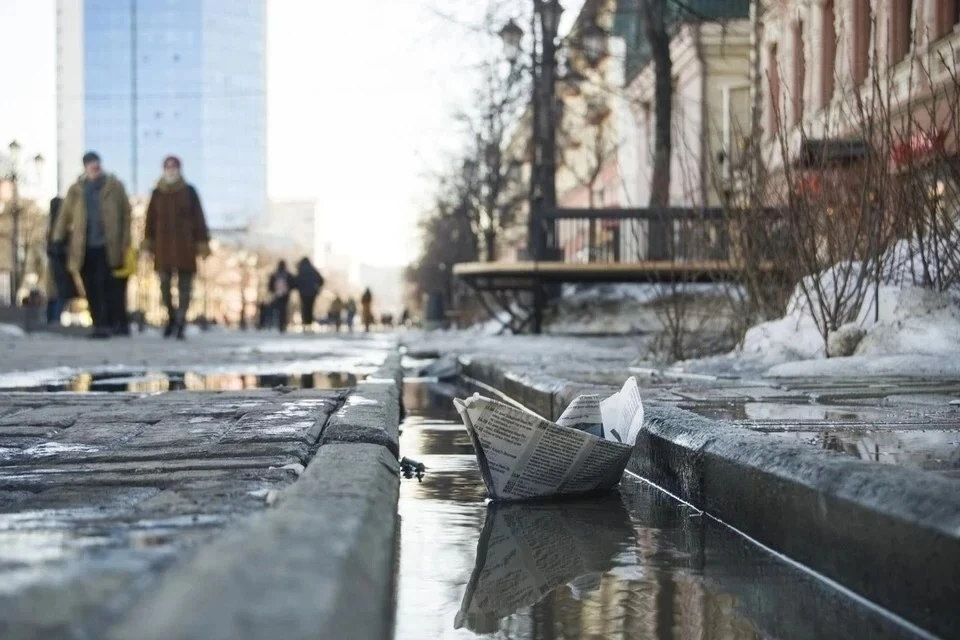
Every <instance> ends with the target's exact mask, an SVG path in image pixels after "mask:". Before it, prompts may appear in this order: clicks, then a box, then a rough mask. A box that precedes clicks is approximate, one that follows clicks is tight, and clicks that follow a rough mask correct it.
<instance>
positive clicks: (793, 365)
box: [764, 354, 960, 378]
mask: <svg viewBox="0 0 960 640" xmlns="http://www.w3.org/2000/svg"><path fill="white" fill-rule="evenodd" d="M764 375H766V376H767V377H771V378H851V377H859V378H863V377H895V376H896V377H901V376H913V377H927V378H937V377H951V378H953V377H956V376H960V359H958V358H957V357H956V356H937V355H930V354H900V355H891V356H876V355H870V356H850V357H849V358H830V359H827V360H802V361H800V362H787V363H784V364H780V365H777V366H775V367H771V368H770V369H768V370H767V372H766V373H765V374H764Z"/></svg>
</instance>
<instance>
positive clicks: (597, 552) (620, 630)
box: [394, 384, 917, 640]
mask: <svg viewBox="0 0 960 640" xmlns="http://www.w3.org/2000/svg"><path fill="white" fill-rule="evenodd" d="M404 396H405V397H404V400H405V405H406V407H407V410H408V417H407V419H406V420H405V422H404V430H403V434H402V436H401V440H400V443H401V453H402V454H403V455H406V456H410V457H411V458H415V459H417V460H419V461H421V462H423V463H424V464H425V465H426V468H427V471H426V474H425V475H424V477H423V478H422V479H420V480H418V479H417V478H409V479H405V480H403V481H402V483H401V488H400V504H399V513H400V543H399V547H400V558H399V563H398V573H397V613H396V623H395V635H394V637H395V638H396V639H397V640H407V639H411V640H412V639H417V640H419V639H420V638H472V637H480V636H483V637H496V638H516V639H526V640H540V639H543V640H546V639H549V638H569V639H577V638H626V639H640V638H643V639H648V638H750V639H753V638H767V637H796V638H850V637H871V638H910V637H917V636H916V635H915V633H916V630H915V629H911V628H908V627H907V626H904V625H902V624H901V623H900V622H898V621H897V620H895V619H893V618H891V617H888V616H886V615H885V614H883V613H880V612H878V611H877V610H876V609H874V608H871V607H869V606H867V605H865V604H864V603H863V602H862V601H860V600H857V599H856V598H853V597H850V596H848V595H846V594H845V593H843V592H840V591H837V590H835V589H834V588H832V587H831V586H830V585H829V584H827V583H826V582H824V581H822V580H820V579H819V578H817V577H816V576H814V575H812V574H810V573H807V572H805V571H804V570H801V569H799V568H798V567H797V566H796V565H792V564H789V563H787V562H784V561H783V560H782V559H781V558H779V557H777V556H774V555H773V554H771V553H769V552H767V551H766V550H764V549H762V548H761V547H759V546H757V545H755V544H754V543H752V542H750V541H749V540H747V539H746V538H744V537H742V536H740V535H739V534H737V533H735V532H734V531H732V530H731V529H729V528H727V527H725V526H724V525H722V524H720V523H718V522H717V521H715V520H713V519H711V518H709V517H707V516H704V515H702V514H701V513H699V512H698V511H696V510H694V509H692V508H690V507H688V506H686V505H684V504H681V503H679V502H677V501H676V500H674V499H673V498H671V497H670V496H668V495H666V494H664V493H662V492H661V491H659V490H658V489H656V488H654V487H652V486H651V485H649V484H646V483H644V482H642V481H640V480H638V479H636V478H635V477H633V476H625V478H624V481H623V483H622V485H621V490H620V493H619V495H617V494H614V495H611V496H604V497H596V496H595V497H591V498H587V499H582V500H573V501H569V500H565V501H552V502H540V503H523V504H514V505H504V506H501V505H488V504H487V503H486V502H485V497H486V496H485V491H484V488H483V484H482V481H481V479H480V477H479V472H478V470H477V467H476V459H475V457H474V454H473V452H472V448H471V446H470V443H469V440H468V438H467V434H466V432H465V431H464V429H463V427H462V425H461V424H460V422H459V419H458V418H457V416H456V414H455V413H454V412H453V409H452V406H451V401H450V398H449V397H447V396H445V395H442V394H439V393H434V392H432V391H431V390H430V388H429V387H427V385H425V384H408V385H407V386H406V388H405V390H404Z"/></svg>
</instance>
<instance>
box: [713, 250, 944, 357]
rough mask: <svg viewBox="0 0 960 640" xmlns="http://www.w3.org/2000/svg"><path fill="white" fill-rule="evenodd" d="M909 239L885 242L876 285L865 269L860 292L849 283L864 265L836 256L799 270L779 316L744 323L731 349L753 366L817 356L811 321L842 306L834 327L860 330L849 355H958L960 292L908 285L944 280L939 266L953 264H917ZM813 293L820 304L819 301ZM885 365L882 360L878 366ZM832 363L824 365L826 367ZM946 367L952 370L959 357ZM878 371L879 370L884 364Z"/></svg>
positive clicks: (819, 347) (817, 337) (818, 341)
mask: <svg viewBox="0 0 960 640" xmlns="http://www.w3.org/2000/svg"><path fill="white" fill-rule="evenodd" d="M915 245H916V243H911V242H909V241H906V240H904V241H900V242H898V243H897V244H896V245H894V246H893V247H891V249H890V250H889V251H888V252H887V254H886V255H885V256H884V257H883V260H882V262H881V264H882V265H883V268H882V269H881V270H880V286H878V287H875V286H874V285H873V280H874V275H873V273H872V272H871V273H869V274H865V276H866V280H867V281H868V282H869V284H868V285H867V291H866V295H862V296H861V295H860V294H858V292H857V290H856V289H857V284H856V283H857V281H858V280H859V279H860V275H861V269H868V270H872V269H873V265H871V264H865V263H860V262H842V263H838V264H836V265H834V266H833V267H831V268H829V269H826V270H825V271H822V272H821V273H819V274H817V275H816V276H807V277H805V278H804V279H803V281H801V282H800V283H798V284H797V286H796V288H795V289H794V291H793V294H792V296H791V297H790V300H789V302H788V303H787V313H786V314H785V315H784V317H782V318H779V319H777V320H772V321H769V322H764V323H762V324H759V325H757V326H755V327H752V328H751V329H749V330H748V331H747V333H746V335H745V337H744V340H743V343H742V345H741V347H740V349H739V350H738V351H737V352H735V353H734V354H731V356H732V357H734V358H740V359H744V360H747V361H749V363H750V364H751V366H752V367H754V368H756V367H758V366H760V365H765V366H768V367H769V366H774V365H778V364H781V363H786V362H792V361H796V360H815V359H823V358H825V357H826V356H827V351H826V348H825V345H824V341H823V337H822V336H821V334H820V331H819V330H818V329H817V324H818V323H817V321H816V319H817V318H818V317H821V318H822V317H824V315H826V314H824V312H823V310H822V309H823V308H838V309H842V310H843V313H842V314H840V315H841V317H840V320H841V321H842V322H844V326H843V327H841V329H844V330H845V331H846V332H847V333H850V334H851V335H852V334H853V333H858V334H859V333H860V332H859V331H856V329H855V328H856V327H859V328H861V329H862V330H863V333H864V335H863V338H862V340H859V342H858V344H857V345H856V348H855V349H854V350H853V355H854V356H858V357H868V356H889V355H897V354H916V355H922V356H932V355H942V354H960V300H958V298H960V296H958V294H960V291H958V290H957V289H956V287H955V288H953V289H948V290H947V291H942V292H941V291H935V290H933V289H930V288H923V287H920V286H916V285H918V284H921V283H929V282H930V281H931V279H933V280H935V281H940V282H943V281H947V282H949V281H950V280H951V277H950V273H948V272H947V271H946V270H947V269H948V268H951V266H952V264H953V263H952V262H950V263H948V262H947V260H941V261H939V262H937V261H932V260H930V258H929V256H928V257H927V260H926V265H924V260H922V259H921V258H920V254H919V251H918V249H917V247H916V246H915ZM820 296H822V297H820ZM861 298H862V299H861ZM821 300H823V301H824V302H825V304H821V303H820V301H821ZM811 301H812V304H811ZM821 324H824V323H823V322H821ZM850 360H852V359H850ZM898 362H900V363H901V364H911V365H913V364H916V363H913V362H912V361H911V363H906V361H904V360H903V359H902V358H901V359H900V360H898ZM851 364H853V362H851ZM860 364H861V365H862V363H860ZM893 364H894V363H893V362H891V361H888V362H886V363H885V366H893ZM840 366H841V365H830V370H831V371H833V369H836V368H837V367H840ZM878 366H879V365H878ZM944 366H945V365H944V363H933V362H930V363H929V364H928V365H927V366H923V367H920V368H919V369H917V368H916V367H914V369H916V370H917V372H918V374H919V373H924V372H926V373H935V372H939V373H941V374H942V372H943V371H944ZM954 369H956V370H957V371H960V364H958V365H957V366H955V367H954ZM818 370H819V369H818ZM824 370H826V369H824ZM878 370H884V371H886V369H885V368H884V367H880V368H879V369H878ZM911 370H912V369H911ZM786 371H794V372H795V373H793V374H788V373H786ZM799 371H800V369H798V368H797V367H788V366H787V367H777V368H776V369H775V370H771V371H769V372H768V374H769V375H800V373H798V372H799ZM804 372H805V373H804V375H816V374H815V373H814V372H813V369H809V370H808V369H804ZM849 373H850V374H851V375H856V374H857V373H858V371H857V370H854V369H851V370H849ZM859 373H865V370H862V369H861V370H860V371H859Z"/></svg>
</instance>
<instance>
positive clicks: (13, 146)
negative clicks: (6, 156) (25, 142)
mask: <svg viewBox="0 0 960 640" xmlns="http://www.w3.org/2000/svg"><path fill="white" fill-rule="evenodd" d="M7 148H8V149H9V150H10V161H11V162H12V163H13V164H14V166H16V165H18V164H20V143H19V142H17V141H16V140H13V141H12V142H11V143H10V144H9V145H8V147H7Z"/></svg>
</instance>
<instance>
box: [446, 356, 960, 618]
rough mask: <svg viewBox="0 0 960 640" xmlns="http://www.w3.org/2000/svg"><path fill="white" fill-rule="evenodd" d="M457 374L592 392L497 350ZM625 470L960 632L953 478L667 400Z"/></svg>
mask: <svg viewBox="0 0 960 640" xmlns="http://www.w3.org/2000/svg"><path fill="white" fill-rule="evenodd" d="M460 371H461V374H462V375H463V376H464V377H465V378H468V379H473V380H476V381H479V382H482V383H484V384H485V385H488V386H489V387H492V388H494V389H497V390H499V391H501V392H502V393H503V394H505V395H506V396H508V397H510V398H512V399H514V400H516V401H518V402H522V403H523V404H525V405H527V406H528V407H530V408H531V409H533V410H535V411H537V412H538V413H541V414H542V415H544V416H547V417H550V418H551V419H556V418H557V417H558V416H559V414H560V412H561V411H562V410H563V408H564V407H566V405H567V404H568V403H569V401H570V400H571V399H572V398H573V397H575V396H576V395H578V394H579V393H583V392H586V391H598V390H599V391H603V392H612V391H615V389H613V388H612V387H589V386H585V385H578V384H571V383H569V382H567V381H564V380H562V379H559V378H556V377H552V376H549V375H545V374H535V375H519V374H516V373H511V372H509V371H504V370H503V369H502V368H501V367H500V366H498V364H497V363H496V362H494V361H490V360H485V359H473V360H466V359H465V360H461V362H460ZM646 414H647V418H646V427H647V428H646V429H645V430H644V432H643V434H642V436H641V438H642V439H641V441H640V446H639V447H637V450H636V452H635V453H634V456H633V458H632V459H631V461H630V464H629V466H628V469H629V470H630V471H632V472H634V473H636V474H637V475H639V476H641V477H643V478H645V479H647V480H649V481H650V482H653V483H654V484H656V485H659V486H660V487H662V488H664V489H666V490H667V491H669V492H671V493H673V494H674V495H676V496H678V497H680V498H681V499H683V500H685V501H687V502H689V503H690V504H692V505H694V506H695V507H697V508H699V509H701V510H703V511H705V512H706V513H708V514H710V515H711V516H714V517H716V518H718V519H719V520H721V521H723V522H725V523H727V524H728V525H730V526H732V527H734V528H736V529H738V530H739V531H741V532H743V533H745V534H746V535H748V536H750V537H752V538H754V539H755V540H757V541H759V542H760V543H762V544H764V545H766V546H767V547H769V548H771V549H773V550H774V551H777V552H780V553H783V554H784V555H786V556H788V557H790V558H792V559H793V560H796V561H797V562H800V563H801V564H803V565H805V566H807V567H809V568H810V569H812V570H814V571H816V572H818V573H820V574H821V575H823V576H826V577H828V578H830V579H833V580H835V581H836V582H838V583H840V584H841V585H843V586H845V587H847V588H849V589H851V590H852V591H854V592H855V593H858V594H860V595H861V596H863V597H865V598H866V599H868V600H870V601H871V602H873V603H875V604H877V605H880V606H882V607H884V608H886V609H888V610H889V611H892V612H894V613H895V614H897V615H899V616H901V617H902V618H904V619H905V620H908V621H910V622H912V623H913V624H915V625H917V626H919V627H921V628H924V629H928V630H929V631H932V632H933V633H936V634H939V635H942V636H944V637H958V636H960V614H958V612H957V609H956V603H957V602H958V601H960V585H958V584H957V581H956V567H957V566H958V565H960V493H958V492H957V484H956V482H955V481H952V480H949V479H946V478H942V477H938V476H935V475H933V474H927V473H924V472H922V471H916V470H912V469H904V468H900V467H895V466H892V465H882V464H877V463H871V462H866V461H862V460H858V459H854V458H850V457H847V456H843V455H841V454H837V453H833V452H826V451H816V450H810V449H809V448H804V447H801V446H796V445H788V444H783V443H777V442H771V441H769V439H766V438H765V437H764V436H763V435H761V434H757V433H754V432H751V431H750V430H748V429H745V428H742V427H739V426H736V425H732V424H728V423H724V422H719V421H714V420H709V419H706V418H703V417H701V416H697V415H695V414H692V413H690V412H688V411H684V410H681V409H676V408H674V407H671V406H667V405H662V404H655V403H650V404H648V405H647V412H646Z"/></svg>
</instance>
